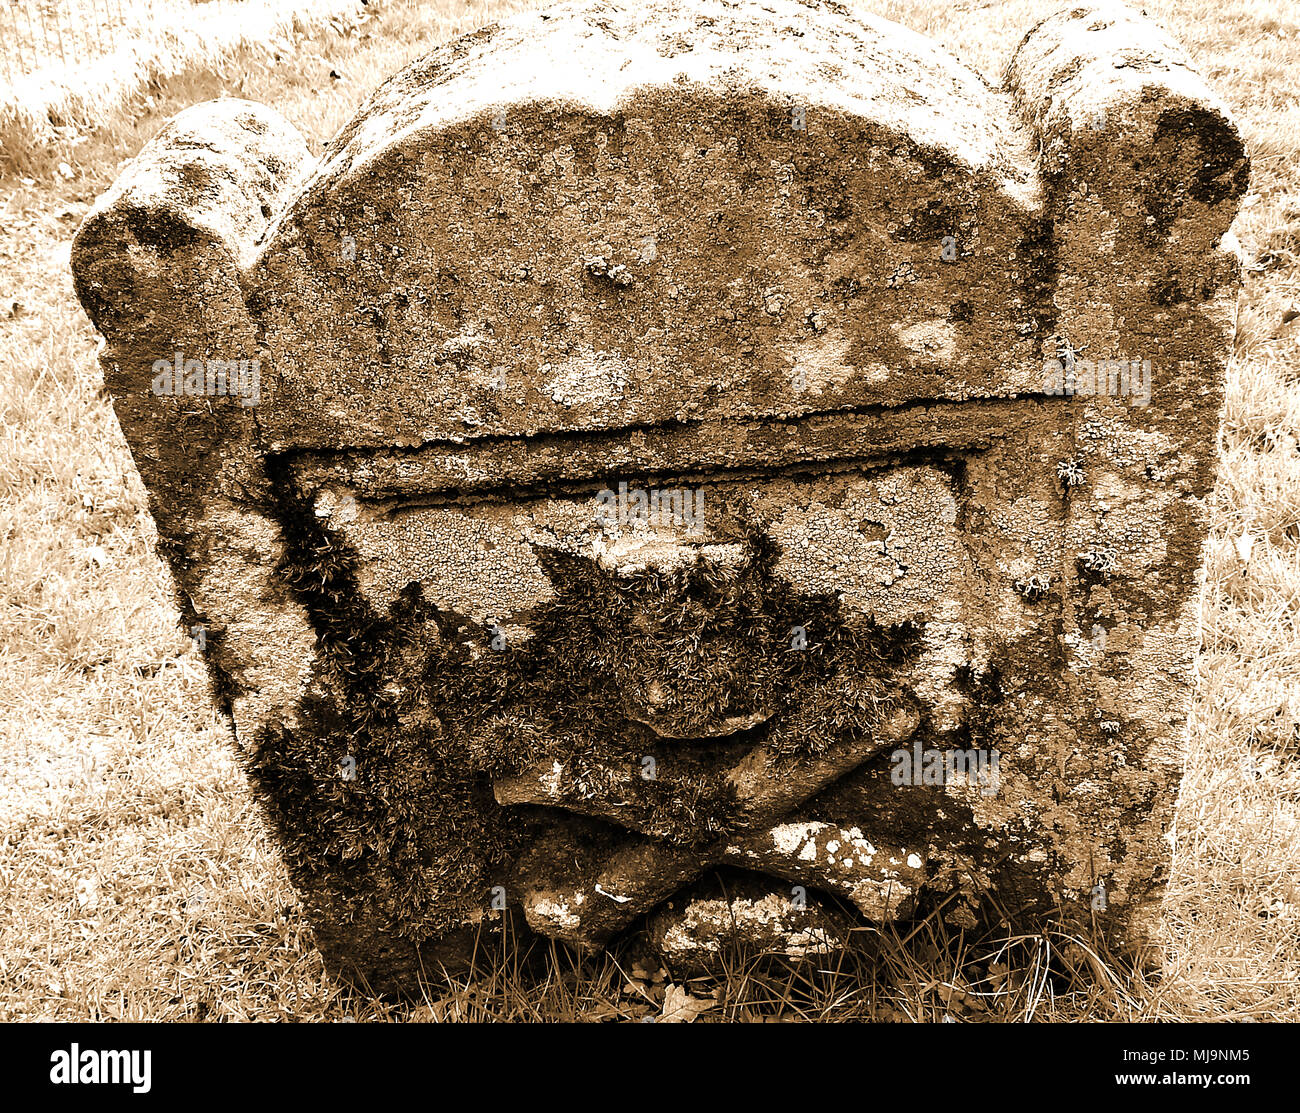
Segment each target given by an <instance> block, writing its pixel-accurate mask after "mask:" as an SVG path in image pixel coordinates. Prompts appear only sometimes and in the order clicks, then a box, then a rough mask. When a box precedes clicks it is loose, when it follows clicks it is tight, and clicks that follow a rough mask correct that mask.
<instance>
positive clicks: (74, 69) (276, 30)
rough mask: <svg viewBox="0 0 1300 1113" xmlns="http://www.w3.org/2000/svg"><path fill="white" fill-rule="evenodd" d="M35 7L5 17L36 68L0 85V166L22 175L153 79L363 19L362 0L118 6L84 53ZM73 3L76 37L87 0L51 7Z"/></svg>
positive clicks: (90, 10)
mask: <svg viewBox="0 0 1300 1113" xmlns="http://www.w3.org/2000/svg"><path fill="white" fill-rule="evenodd" d="M100 2H101V3H103V0H100ZM39 7H40V6H39V5H37V4H35V3H32V0H27V2H26V3H25V4H24V5H20V7H19V9H18V10H24V9H28V10H27V11H25V12H24V14H26V15H27V16H28V19H27V22H26V23H24V22H22V21H21V20H19V19H18V18H17V16H16V15H15V14H14V12H12V11H11V12H10V17H11V21H12V24H13V28H12V29H14V30H20V31H25V32H26V34H25V35H24V36H23V37H25V38H28V39H31V40H32V41H31V43H30V44H27V45H30V46H31V47H32V48H33V50H36V51H39V54H40V57H41V61H42V62H43V63H44V64H43V65H41V66H40V67H39V68H32V69H31V70H30V71H29V72H24V73H23V74H22V76H18V77H15V78H14V79H13V80H12V81H10V82H4V83H0V150H3V152H4V153H3V157H2V158H0V170H9V171H17V172H22V171H23V170H24V169H25V168H27V167H30V166H32V165H33V164H35V163H37V162H40V161H45V162H50V161H52V160H56V159H57V156H58V154H59V152H60V151H64V150H71V149H72V148H74V147H75V146H76V144H77V142H78V141H79V140H80V138H81V137H82V136H83V135H84V133H85V132H86V131H87V130H89V129H91V128H93V127H94V125H95V122H96V121H101V120H104V119H105V118H106V117H109V116H111V115H113V114H115V113H117V112H119V111H121V110H122V109H123V107H124V106H125V105H127V103H128V102H129V100H130V99H131V98H132V97H133V96H134V95H135V94H137V93H139V92H140V91H141V90H147V89H149V88H150V87H154V86H157V85H158V84H159V82H161V81H163V80H166V79H169V78H172V77H176V76H177V75H180V74H184V73H186V72H189V71H195V70H200V69H206V70H222V69H224V67H225V66H227V65H228V64H230V63H231V62H232V61H233V60H234V59H235V58H236V57H237V56H240V55H247V54H252V53H257V54H261V55H263V56H264V57H267V58H271V59H275V58H276V57H277V56H278V55H279V54H281V53H283V52H286V51H288V50H290V49H291V43H292V41H293V39H294V38H295V36H301V35H303V34H304V33H311V32H315V31H325V30H329V31H334V32H336V33H338V34H359V33H362V31H363V29H364V28H365V26H366V24H367V23H368V22H369V21H370V19H371V16H370V13H369V9H368V8H367V7H365V6H363V2H362V0H210V2H208V3H203V4H198V5H196V4H194V3H190V2H180V3H177V2H176V0H168V2H164V3H162V4H158V3H156V2H155V3H152V4H150V5H149V6H148V7H147V8H145V7H141V8H138V9H136V10H134V11H133V9H132V7H131V5H130V4H128V6H127V14H126V16H125V17H124V19H122V20H121V21H118V20H116V19H114V20H113V21H111V22H110V23H109V24H106V25H104V27H105V29H106V30H108V29H109V28H111V30H108V35H107V36H106V37H105V38H102V39H100V38H96V40H95V43H94V44H93V46H90V49H89V50H86V47H85V46H81V45H80V44H78V43H77V41H76V37H75V35H74V34H73V32H72V30H71V28H69V30H68V32H67V39H68V42H67V43H62V42H61V40H62V36H59V37H58V38H54V37H52V35H53V32H51V31H49V30H48V29H47V30H44V31H43V32H42V30H41V29H42V28H43V27H44V28H50V27H53V28H55V29H57V28H59V27H61V26H62V22H63V21H56V20H54V19H53V18H52V16H50V15H47V17H46V20H45V22H44V23H42V22H41V17H40V11H39ZM74 7H75V8H77V9H78V11H77V12H75V13H74V12H71V11H70V10H69V11H68V12H67V15H70V16H75V17H76V18H77V20H78V22H80V23H81V24H82V30H83V32H84V31H85V29H86V27H87V26H96V23H95V21H96V18H97V17H96V15H95V14H94V13H95V0H62V2H61V4H59V5H58V6H57V7H56V9H55V10H57V11H59V12H60V13H62V12H64V10H65V9H71V8H74ZM98 18H99V19H103V17H102V16H100V17H98ZM68 22H69V23H70V22H72V20H71V19H69V20H68ZM10 29H11V28H10V27H0V30H10ZM24 45H25V44H23V43H21V42H18V43H14V44H11V46H12V50H11V51H10V52H7V53H6V61H7V62H8V63H9V65H10V66H13V65H15V64H16V60H17V59H28V60H30V56H29V55H28V53H27V52H26V51H25V50H24V49H23V47H24ZM87 45H89V44H87ZM53 49H59V52H60V57H59V58H54V57H51V55H50V51H51V50H53ZM79 50H82V51H84V53H81V54H79V53H78V51H79ZM65 57H66V58H67V59H71V60H69V61H65V60H64V58H65Z"/></svg>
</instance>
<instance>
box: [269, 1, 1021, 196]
mask: <svg viewBox="0 0 1300 1113" xmlns="http://www.w3.org/2000/svg"><path fill="white" fill-rule="evenodd" d="M691 92H695V93H700V92H702V93H704V94H706V96H707V97H708V98H709V99H711V100H715V101H718V102H724V101H726V100H729V99H731V100H739V99H743V100H745V101H747V102H750V103H757V102H759V101H761V100H762V99H763V98H768V99H770V100H771V102H772V103H773V104H774V105H775V106H778V107H781V108H790V109H794V108H800V107H801V108H804V109H805V110H814V111H817V112H821V113H834V114H842V115H844V116H856V117H864V118H867V119H871V120H874V121H877V122H878V123H879V124H880V125H882V126H883V127H886V128H889V129H892V130H893V131H894V132H896V133H897V134H898V135H899V136H907V137H909V138H910V139H911V140H913V141H914V142H916V143H917V144H919V145H921V146H922V147H927V148H934V149H935V150H936V152H939V151H941V152H943V157H947V158H951V159H954V160H958V161H960V162H961V163H963V164H964V165H966V166H967V167H969V168H970V169H971V170H972V171H975V172H988V173H991V174H993V175H995V176H999V177H1001V178H1003V179H1004V181H1005V186H1006V188H1008V189H1012V190H1025V189H1029V188H1031V182H1032V167H1030V166H1029V165H1027V160H1026V159H1025V157H1024V156H1025V154H1026V148H1025V143H1026V137H1025V135H1024V134H1023V133H1022V132H1021V131H1020V130H1019V125H1018V123H1013V122H1012V121H1011V119H1010V114H1009V113H1008V112H1007V111H1006V109H1005V106H1004V103H1003V99H1004V98H1003V96H1002V94H1000V93H998V92H996V91H995V90H993V89H991V88H990V87H989V86H988V84H987V83H986V82H985V81H984V79H983V78H982V77H981V76H980V75H979V74H977V73H975V72H974V71H973V70H971V69H970V68H968V67H967V66H965V65H963V64H962V63H961V62H960V61H958V60H957V59H956V58H955V57H953V56H952V55H951V54H950V53H948V52H947V51H946V50H945V49H943V48H942V47H941V46H940V45H939V44H938V43H936V42H935V41H934V40H932V39H929V38H926V37H925V36H924V35H921V34H918V33H917V32H915V31H912V30H909V29H908V28H905V27H902V26H900V25H898V24H895V23H891V22H889V21H888V20H883V19H878V18H876V17H873V16H871V15H868V14H866V13H857V12H851V11H850V10H849V9H848V8H847V7H845V6H844V5H842V4H837V3H824V2H815V3H814V2H806V0H767V2H763V3H750V2H741V3H735V2H729V0H689V2H685V3H678V2H674V0H648V2H646V3H643V4H642V3H628V4H623V3H611V2H609V0H578V2H576V3H570V4H564V5H560V6H557V7H554V8H551V9H548V10H546V11H540V12H530V13H528V14H526V15H522V16H519V17H517V18H515V19H513V20H509V21H507V22H504V23H500V24H494V25H492V26H489V27H485V28H483V29H482V30H480V31H478V32H476V33H474V34H472V35H469V36H466V37H464V38H461V39H458V40H456V41H454V42H451V43H448V44H445V45H443V46H441V47H440V48H438V49H437V50H435V51H434V52H433V53H431V54H430V55H428V56H427V57H425V58H423V59H421V60H420V61H418V62H415V63H413V64H412V65H410V66H408V67H407V68H406V69H405V70H403V71H402V72H401V73H398V74H396V75H395V76H394V77H392V78H391V79H389V80H388V81H387V82H385V83H384V85H382V86H381V87H380V88H379V89H378V90H377V91H376V92H375V93H374V94H373V95H372V96H371V97H370V98H369V100H367V102H366V103H365V104H364V105H363V106H362V108H361V109H360V111H359V112H358V113H357V115H356V117H354V119H353V120H352V121H351V123H349V124H348V125H347V126H346V127H345V128H344V129H343V130H342V131H341V132H340V133H339V135H338V136H336V137H335V139H334V141H333V142H332V143H331V145H330V148H329V150H328V151H327V152H326V155H325V157H324V159H322V161H321V164H320V166H319V167H318V168H317V171H316V174H315V175H314V177H313V180H312V181H311V182H310V183H309V184H308V186H307V188H306V189H305V190H304V192H303V195H302V198H301V201H300V203H299V205H297V206H295V209H296V210H301V209H303V208H305V207H307V206H309V205H311V204H312V203H313V201H318V200H319V199H321V198H323V197H324V195H326V194H328V193H329V191H330V190H332V189H335V188H337V187H338V186H339V185H340V184H341V183H342V182H344V181H345V180H346V179H347V178H349V177H351V176H353V175H364V174H366V173H367V172H373V170H374V168H375V164H376V162H378V161H380V160H382V159H384V158H385V157H386V156H387V157H391V155H392V153H393V152H394V151H395V150H397V149H403V148H404V149H408V150H409V149H412V148H414V147H417V146H418V145H419V144H420V143H421V142H422V141H423V140H425V139H426V138H427V137H428V136H429V135H430V134H431V133H436V132H438V131H441V130H443V129H446V128H449V127H453V126H455V125H458V124H462V123H466V122H469V121H474V120H478V121H481V122H485V123H486V122H490V121H492V120H493V119H494V118H496V117H498V116H499V114H500V113H502V112H509V113H513V112H516V111H518V110H520V109H526V108H529V107H532V108H533V109H534V110H535V111H536V112H537V113H538V115H542V114H544V113H545V112H546V111H547V110H552V111H554V110H557V109H562V108H567V109H570V110H573V111H577V112H583V113H591V114H595V115H602V116H610V117H613V116H617V115H618V114H619V113H620V111H623V110H626V109H629V108H630V107H631V106H632V105H633V104H634V103H636V102H638V101H644V100H645V99H647V98H656V99H660V100H662V101H664V102H666V104H668V105H671V104H672V103H673V102H674V101H675V100H677V99H679V98H683V97H685V96H687V95H689V94H690V93H691ZM847 154H848V152H846V155H847Z"/></svg>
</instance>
